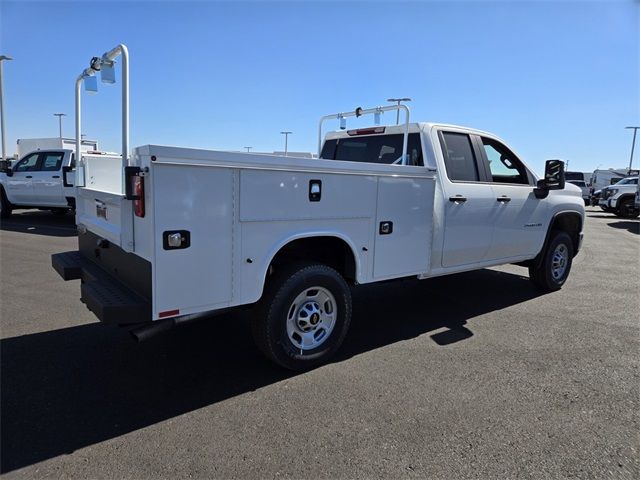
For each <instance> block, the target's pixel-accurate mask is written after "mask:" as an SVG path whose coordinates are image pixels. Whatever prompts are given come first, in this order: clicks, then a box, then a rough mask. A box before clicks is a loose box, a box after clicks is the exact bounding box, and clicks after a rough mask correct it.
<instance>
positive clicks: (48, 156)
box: [0, 149, 75, 218]
mask: <svg viewBox="0 0 640 480" xmlns="http://www.w3.org/2000/svg"><path fill="white" fill-rule="evenodd" d="M74 166H75V154H74V153H73V151H72V150H69V149H45V150H36V151H32V152H29V153H27V154H26V155H24V156H23V157H22V158H21V159H19V160H18V161H16V162H15V163H14V164H13V165H12V166H10V167H9V166H5V168H4V169H3V171H2V172H0V195H1V206H0V208H1V210H0V214H1V215H2V218H7V217H9V216H10V215H11V212H12V210H13V209H14V208H39V209H42V210H52V211H54V212H57V213H64V212H66V211H67V210H69V209H72V208H74V206H75V192H74V188H73V180H74V173H73V168H74Z"/></svg>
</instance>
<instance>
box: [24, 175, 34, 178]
mask: <svg viewBox="0 0 640 480" xmlns="http://www.w3.org/2000/svg"><path fill="white" fill-rule="evenodd" d="M24 178H33V177H32V176H31V175H27V176H25V177H24Z"/></svg>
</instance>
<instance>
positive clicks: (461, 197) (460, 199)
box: [449, 195, 467, 203]
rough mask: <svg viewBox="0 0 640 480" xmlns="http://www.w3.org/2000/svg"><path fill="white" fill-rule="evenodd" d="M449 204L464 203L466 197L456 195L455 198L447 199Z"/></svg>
mask: <svg viewBox="0 0 640 480" xmlns="http://www.w3.org/2000/svg"><path fill="white" fill-rule="evenodd" d="M449 201H450V202H455V203H464V202H466V201H467V197H463V196H462V195H456V196H455V197H449Z"/></svg>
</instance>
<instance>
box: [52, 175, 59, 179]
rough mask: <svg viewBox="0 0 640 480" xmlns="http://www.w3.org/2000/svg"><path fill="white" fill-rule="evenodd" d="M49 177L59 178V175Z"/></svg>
mask: <svg viewBox="0 0 640 480" xmlns="http://www.w3.org/2000/svg"><path fill="white" fill-rule="evenodd" d="M51 178H60V175H51Z"/></svg>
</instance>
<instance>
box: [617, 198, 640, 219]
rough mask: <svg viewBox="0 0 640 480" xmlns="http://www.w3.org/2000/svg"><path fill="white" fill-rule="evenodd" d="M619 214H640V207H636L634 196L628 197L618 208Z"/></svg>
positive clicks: (630, 216)
mask: <svg viewBox="0 0 640 480" xmlns="http://www.w3.org/2000/svg"><path fill="white" fill-rule="evenodd" d="M618 212H619V215H618V213H616V215H618V216H619V217H622V218H637V217H638V216H639V215H640V208H636V206H635V202H634V199H633V198H626V199H624V200H623V201H622V203H621V204H620V208H619V209H618Z"/></svg>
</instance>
